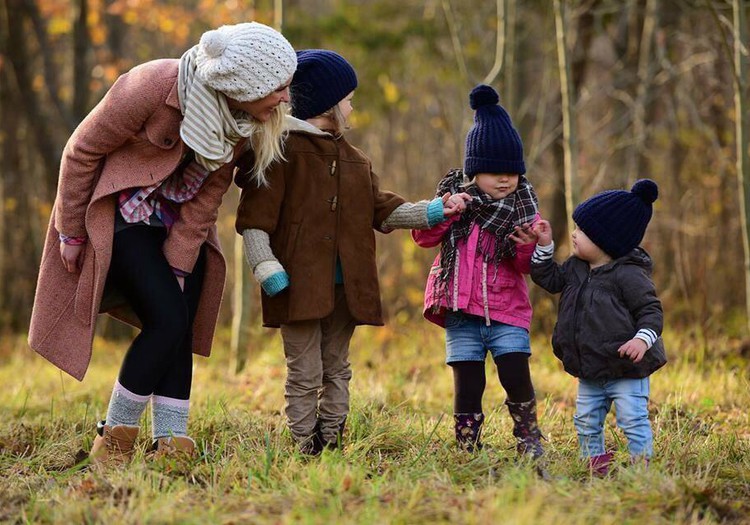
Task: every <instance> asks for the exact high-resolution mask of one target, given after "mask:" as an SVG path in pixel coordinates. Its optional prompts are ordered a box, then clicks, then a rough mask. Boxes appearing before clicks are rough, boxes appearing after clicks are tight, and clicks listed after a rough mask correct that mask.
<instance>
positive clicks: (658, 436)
mask: <svg viewBox="0 0 750 525" xmlns="http://www.w3.org/2000/svg"><path fill="white" fill-rule="evenodd" d="M257 334H258V335H256V337H255V338H254V341H255V342H254V345H253V349H252V350H251V360H250V362H249V364H248V367H247V369H246V371H245V372H244V373H242V374H240V375H234V374H230V373H229V372H228V370H229V369H230V364H229V357H228V355H227V352H226V346H227V345H226V340H227V339H228V337H227V334H219V336H218V337H217V340H216V343H215V355H214V356H213V357H211V358H210V359H208V360H206V359H203V358H197V359H196V369H195V380H194V387H193V396H192V405H191V407H192V409H191V420H190V431H191V434H192V436H193V437H194V438H195V439H196V441H197V442H198V445H199V449H200V453H201V454H200V457H199V458H197V459H196V460H195V461H194V462H192V463H190V464H186V463H179V464H178V463H174V462H169V461H163V462H158V463H155V462H153V461H151V460H149V459H147V458H144V456H143V452H142V449H143V448H145V446H146V443H147V441H148V440H147V439H146V438H145V437H146V436H149V435H150V429H149V428H148V418H147V417H144V420H143V423H144V428H142V432H141V436H142V438H143V439H142V440H141V445H142V447H141V451H140V452H139V453H138V454H137V456H136V458H135V461H134V462H133V463H132V464H131V465H130V466H129V467H127V468H122V469H118V470H114V471H111V472H106V473H104V472H100V471H95V470H93V469H87V468H84V467H82V466H81V465H79V464H77V461H79V460H80V459H81V457H82V456H83V453H82V451H83V450H88V448H89V446H90V444H91V440H92V438H93V434H94V425H95V421H96V420H97V419H100V418H101V417H103V415H104V413H105V411H106V404H107V402H108V399H109V393H110V390H111V387H112V383H113V381H114V378H115V377H116V374H117V369H118V366H119V362H120V359H121V358H122V355H123V351H124V347H125V343H112V342H106V341H102V340H96V342H95V351H94V360H93V362H92V365H91V368H90V369H89V372H88V375H87V376H86V379H85V381H84V382H83V383H79V382H77V381H75V380H74V379H71V378H70V377H67V376H65V375H64V374H62V373H60V372H59V371H58V370H57V369H56V368H54V367H53V366H52V365H50V364H48V363H47V362H46V361H44V360H43V359H41V358H39V357H38V356H36V355H34V354H33V353H32V352H31V351H29V350H28V348H27V347H26V344H25V341H24V339H23V338H18V339H17V340H12V339H6V340H5V341H4V343H3V345H4V346H3V347H2V348H0V385H2V388H0V521H2V522H10V523H14V522H18V523H99V522H103V523H118V524H119V523H166V522H179V523H227V524H229V523H518V524H525V523H542V524H548V523H554V524H555V525H565V524H575V523H597V524H610V523H612V524H614V523H617V524H620V523H638V524H646V523H648V524H658V523H750V415H749V411H748V407H749V406H750V380H749V379H748V377H749V376H750V357H748V356H747V355H745V356H743V355H742V354H743V351H742V349H741V348H740V345H739V344H738V343H736V342H733V341H730V340H724V339H714V340H710V341H703V340H702V339H700V338H694V337H692V336H691V335H690V334H688V333H682V332H681V333H679V334H678V333H668V334H666V335H665V342H666V345H667V349H668V352H669V357H670V362H669V364H668V365H667V367H665V368H664V369H663V370H661V371H659V372H657V373H656V374H655V375H654V376H653V378H652V387H651V388H652V398H651V416H652V423H653V429H654V434H655V457H654V459H653V461H652V463H651V465H650V468H648V469H645V468H643V467H630V466H626V462H625V460H626V456H627V453H626V452H625V450H626V449H625V442H624V438H623V436H622V434H621V433H620V432H619V431H617V430H615V428H614V424H613V423H614V418H613V417H612V415H610V416H609V418H608V425H609V426H608V432H607V442H608V444H609V445H610V446H611V447H613V448H616V449H617V450H618V456H619V458H620V459H621V460H622V465H621V466H620V467H618V468H617V469H616V470H615V471H614V473H613V474H612V475H611V476H610V477H608V478H607V479H592V478H591V476H590V475H589V472H588V470H587V469H586V466H585V465H584V464H583V463H582V462H581V461H580V460H579V459H578V457H577V443H576V437H575V431H574V428H573V423H572V416H573V412H574V402H575V389H576V385H575V381H574V379H573V378H571V377H569V376H567V375H566V374H565V373H564V372H563V371H562V369H561V367H560V365H559V363H558V362H557V361H556V360H555V359H554V357H553V356H552V354H551V350H550V349H549V345H548V342H547V340H546V339H545V338H540V339H536V340H535V341H534V344H533V349H534V357H533V358H532V361H531V366H532V378H533V380H534V383H535V386H536V389H537V396H538V399H539V401H540V404H539V408H540V423H541V427H542V430H543V431H544V433H545V434H546V436H547V438H548V440H549V441H548V443H547V457H548V460H549V471H550V473H551V475H552V476H553V480H552V481H543V480H541V479H539V478H538V477H537V476H536V474H535V472H534V469H533V467H532V466H530V465H528V464H524V463H518V462H516V461H515V459H514V450H513V448H512V447H513V442H512V436H511V422H510V418H509V416H508V415H507V412H506V411H505V408H504V406H503V405H502V402H503V400H504V396H503V393H502V389H501V387H500V385H499V383H498V381H497V379H496V376H495V375H494V372H493V371H491V370H489V369H488V388H487V392H486V393H485V402H484V406H485V412H486V413H487V424H486V430H485V434H484V441H485V442H486V443H487V444H488V445H489V446H490V447H491V450H485V451H482V452H481V453H479V454H477V455H474V456H469V455H466V454H465V453H461V452H459V451H458V450H456V449H455V447H454V442H453V437H452V432H453V429H452V412H451V409H452V405H451V403H452V379H451V375H450V371H449V369H448V368H447V367H446V366H445V365H444V364H443V357H444V352H443V339H442V332H441V331H440V330H439V329H437V328H434V327H431V326H427V323H423V322H417V323H415V324H411V325H410V326H409V327H400V326H390V327H387V328H360V329H358V331H357V333H356V334H355V339H354V341H353V344H352V365H353V369H354V379H353V381H352V385H351V386H352V410H351V415H350V418H349V422H348V429H347V435H346V439H345V448H344V450H343V452H328V451H327V452H325V453H324V454H323V456H322V457H320V458H315V459H308V458H305V457H302V456H300V455H299V454H298V453H296V452H295V450H294V447H293V446H292V441H291V437H290V435H289V433H288V430H287V429H286V427H285V422H284V418H283V415H282V411H283V403H284V400H283V382H284V375H285V368H284V362H283V358H282V354H281V349H280V341H279V338H278V334H277V333H276V332H273V331H262V332H261V331H260V330H259V331H258V332H257ZM697 341H699V342H697ZM490 372H492V375H489V373H490Z"/></svg>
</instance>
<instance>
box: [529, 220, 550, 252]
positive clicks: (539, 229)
mask: <svg viewBox="0 0 750 525" xmlns="http://www.w3.org/2000/svg"><path fill="white" fill-rule="evenodd" d="M533 230H534V234H535V235H536V242H537V244H538V245H539V246H549V245H550V243H551V242H552V225H551V224H550V223H549V221H545V220H544V219H539V220H538V221H536V222H535V223H534V227H533Z"/></svg>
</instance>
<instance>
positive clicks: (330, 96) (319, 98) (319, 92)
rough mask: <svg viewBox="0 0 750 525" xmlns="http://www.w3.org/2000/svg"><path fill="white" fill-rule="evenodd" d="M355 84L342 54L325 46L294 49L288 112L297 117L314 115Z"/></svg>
mask: <svg viewBox="0 0 750 525" xmlns="http://www.w3.org/2000/svg"><path fill="white" fill-rule="evenodd" d="M356 88H357V73H355V72H354V68H353V67H352V65H351V64H350V63H349V62H347V61H346V59H345V58H344V57H342V56H341V55H339V54H338V53H336V52H334V51H329V50H327V49H303V50H302V51H297V71H296V72H295V73H294V77H292V84H291V86H290V92H291V94H292V115H293V116H295V117H297V118H298V119H301V120H307V119H309V118H313V117H317V116H318V115H321V114H323V113H325V112H326V111H328V110H329V109H331V108H332V107H333V106H335V105H336V104H338V103H339V102H341V101H342V100H343V99H344V98H345V97H346V96H347V95H348V94H349V93H351V92H352V91H354V90H355V89H356Z"/></svg>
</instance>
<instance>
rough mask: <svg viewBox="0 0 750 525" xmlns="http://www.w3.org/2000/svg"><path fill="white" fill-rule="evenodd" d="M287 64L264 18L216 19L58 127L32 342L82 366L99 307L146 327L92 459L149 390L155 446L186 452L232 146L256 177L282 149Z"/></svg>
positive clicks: (288, 57)
mask: <svg viewBox="0 0 750 525" xmlns="http://www.w3.org/2000/svg"><path fill="white" fill-rule="evenodd" d="M296 65H297V59H296V55H295V52H294V50H293V48H292V46H291V45H290V44H289V42H288V41H287V40H286V39H285V38H284V37H283V36H282V35H281V34H280V33H278V32H276V31H275V30H273V29H271V28H270V27H267V26H264V25H263V24H258V23H255V22H251V23H243V24H237V25H233V26H222V27H220V28H219V29H217V30H213V31H208V32H207V33H205V34H204V35H203V36H202V37H201V40H200V43H199V44H198V45H196V46H194V47H193V48H191V49H189V50H188V51H187V52H186V53H185V54H184V55H183V56H182V58H180V59H179V60H177V59H164V60H154V61H151V62H147V63H145V64H142V65H140V66H137V67H135V68H133V69H132V70H131V71H130V72H128V73H125V74H124V75H122V76H121V77H120V78H119V79H118V80H117V82H115V84H114V85H113V86H112V88H111V89H110V90H109V92H108V93H107V94H106V95H105V97H104V98H103V99H102V101H101V102H100V103H99V104H98V105H97V106H96V107H95V108H94V109H93V110H92V111H91V113H90V114H89V115H88V116H87V117H86V118H85V119H84V120H83V122H82V123H81V124H80V125H79V126H78V128H77V129H76V130H75V132H74V133H73V135H72V136H71V137H70V139H69V140H68V143H67V145H66V147H65V150H64V152H63V158H62V163H61V168H60V181H59V185H58V193H57V198H56V201H55V205H54V209H53V212H52V217H51V220H50V226H49V230H48V234H47V240H46V244H45V248H44V254H43V257H42V265H41V269H40V274H39V281H38V284H37V292H36V298H35V302H34V310H33V313H32V319H31V327H30V332H29V344H30V346H31V347H32V348H33V349H34V350H35V351H37V352H38V353H40V354H41V355H42V356H44V357H45V358H47V359H49V360H50V361H51V362H52V363H54V364H55V365H57V366H58V367H60V368H61V369H62V370H64V371H66V372H68V373H69V374H71V375H72V376H74V377H76V378H77V379H79V380H82V379H83V376H84V374H85V372H86V369H87V368H88V363H89V361H90V359H91V346H92V344H91V343H92V338H93V334H94V326H95V322H96V316H97V314H98V313H99V312H104V311H107V312H108V313H110V314H112V315H114V316H115V317H117V318H119V319H121V320H124V321H126V322H130V323H131V324H134V325H136V326H139V327H140V328H141V332H140V333H139V334H138V336H137V337H136V338H135V340H134V341H133V343H132V344H131V346H130V348H129V350H128V352H127V354H126V356H125V359H124V361H123V364H122V368H121V370H120V374H119V377H118V380H117V381H116V382H115V386H114V389H113V392H112V397H111V399H110V403H109V408H108V411H107V417H106V419H105V420H104V422H102V423H101V424H100V425H99V428H98V429H97V432H98V435H97V436H96V438H95V440H94V445H93V447H92V451H91V459H92V461H94V462H114V463H123V462H127V461H128V460H129V459H130V458H131V457H132V454H133V446H134V442H135V439H136V437H137V434H138V429H139V427H138V423H139V420H140V417H141V414H142V413H143V411H144V409H145V407H146V404H147V403H148V401H149V400H151V401H152V416H153V438H154V446H155V448H156V449H157V453H158V454H165V453H170V452H175V451H180V452H184V453H188V454H190V453H192V452H193V451H194V447H195V443H194V442H193V440H192V439H190V438H189V437H188V435H187V418H188V411H189V399H190V388H191V382H192V353H193V352H195V353H198V354H201V355H204V356H208V355H209V353H210V349H211V340H212V337H213V332H214V328H215V325H216V319H217V316H218V310H219V303H220V301H221V295H222V291H223V285H224V276H225V264H224V259H223V256H222V253H221V248H220V246H219V241H218V237H217V235H216V226H215V222H216V218H217V215H218V208H219V205H220V203H221V199H222V196H223V195H224V193H225V192H226V191H227V189H228V188H229V185H230V183H231V182H232V171H233V167H234V162H235V157H237V156H238V154H240V153H242V152H243V151H245V150H247V149H250V148H252V149H253V150H254V152H255V164H254V166H253V175H254V176H255V177H256V179H257V181H258V182H259V183H263V182H264V181H265V176H264V172H265V169H266V167H267V166H268V165H269V164H270V163H271V162H272V161H273V160H274V159H277V158H279V157H280V152H281V136H282V122H283V119H284V111H283V110H282V108H283V106H281V104H282V103H287V102H289V91H288V87H289V82H290V81H291V77H292V75H293V73H294V71H295V69H296ZM58 254H59V255H58Z"/></svg>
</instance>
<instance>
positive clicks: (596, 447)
mask: <svg viewBox="0 0 750 525" xmlns="http://www.w3.org/2000/svg"><path fill="white" fill-rule="evenodd" d="M648 395H649V378H648V377H644V378H643V379H614V380H610V381H605V380H594V381H589V380H585V379H579V380H578V397H577V399H576V415H575V417H574V418H573V421H574V423H575V427H576V431H577V432H578V444H579V445H580V447H581V456H582V457H591V456H598V455H601V454H604V453H605V452H606V450H605V448H604V419H605V418H606V416H607V413H608V412H609V409H610V407H611V406H612V403H613V402H614V404H615V416H616V419H617V426H619V427H620V428H621V429H622V431H623V433H624V434H625V437H627V439H628V449H629V450H630V455H631V456H643V457H646V458H650V457H651V454H652V453H653V435H652V433H651V422H650V421H649V419H648Z"/></svg>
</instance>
